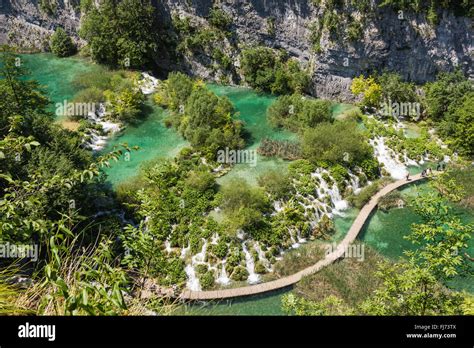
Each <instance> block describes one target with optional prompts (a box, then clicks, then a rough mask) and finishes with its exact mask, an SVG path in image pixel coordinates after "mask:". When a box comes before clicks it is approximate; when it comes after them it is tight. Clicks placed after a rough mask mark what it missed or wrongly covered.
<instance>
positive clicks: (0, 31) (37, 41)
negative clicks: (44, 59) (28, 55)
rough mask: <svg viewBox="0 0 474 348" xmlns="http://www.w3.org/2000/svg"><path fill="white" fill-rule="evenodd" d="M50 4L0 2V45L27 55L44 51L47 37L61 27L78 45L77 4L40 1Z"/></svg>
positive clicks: (36, 0) (29, 0) (31, 0)
mask: <svg viewBox="0 0 474 348" xmlns="http://www.w3.org/2000/svg"><path fill="white" fill-rule="evenodd" d="M43 1H45V3H51V4H53V5H52V7H50V9H47V8H45V7H43V9H42V8H41V6H40V3H41V1H40V0H0V44H9V45H12V46H17V47H22V48H24V49H25V50H27V51H46V50H48V49H49V43H48V42H49V37H50V36H51V34H52V33H53V32H54V30H55V29H56V27H58V26H60V27H62V28H64V29H65V30H66V32H67V33H68V34H69V35H71V36H72V37H73V39H74V40H75V41H76V42H77V43H81V41H80V39H79V37H78V35H77V31H78V30H79V23H80V10H79V6H80V0H49V1H48V0H43Z"/></svg>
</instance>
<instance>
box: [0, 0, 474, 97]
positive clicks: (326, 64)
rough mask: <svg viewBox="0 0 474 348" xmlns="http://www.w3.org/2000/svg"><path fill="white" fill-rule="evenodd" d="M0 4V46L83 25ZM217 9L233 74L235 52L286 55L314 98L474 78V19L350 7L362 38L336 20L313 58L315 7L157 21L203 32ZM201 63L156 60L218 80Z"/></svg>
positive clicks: (305, 1) (63, 2) (282, 1)
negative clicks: (257, 47)
mask: <svg viewBox="0 0 474 348" xmlns="http://www.w3.org/2000/svg"><path fill="white" fill-rule="evenodd" d="M0 1H3V3H1V4H2V5H3V6H2V7H1V8H0V20H1V24H0V42H1V43H13V44H16V45H22V46H33V47H36V48H39V49H44V48H45V47H46V45H45V40H46V41H47V37H48V36H49V35H50V34H51V32H52V30H53V29H54V28H55V27H56V26H58V25H60V26H63V27H65V28H66V29H67V30H68V31H69V32H70V33H71V34H74V33H76V32H77V29H78V28H79V25H80V13H79V10H78V0H55V1H56V3H57V9H56V14H54V15H47V14H45V13H44V11H41V10H40V7H39V5H38V3H37V1H36V0H32V1H31V0H30V1H28V0H0ZM41 1H45V0H41ZM51 1H54V0H51ZM215 4H218V5H219V6H220V7H221V8H222V9H223V10H224V11H225V12H227V13H229V14H230V15H231V17H232V20H233V24H232V31H233V32H234V33H235V35H234V39H233V40H234V41H236V42H237V43H235V42H234V44H233V45H232V44H229V45H227V46H228V47H227V49H228V51H229V55H230V56H231V57H232V58H233V60H234V62H235V64H236V66H237V68H238V51H239V47H242V46H243V45H252V44H263V45H266V46H269V47H273V48H283V49H285V50H287V51H288V52H289V54H290V55H291V56H294V57H296V58H297V59H299V60H300V61H301V63H302V64H304V65H306V66H307V67H308V69H309V71H310V72H311V74H312V86H311V93H312V94H313V95H315V96H319V97H324V98H331V99H340V100H350V99H351V98H352V96H351V94H350V91H349V86H350V83H351V80H352V78H353V77H355V76H358V75H360V74H367V73H370V72H372V71H380V70H382V69H384V68H385V69H389V70H393V71H396V72H399V73H400V74H401V75H402V76H403V77H404V78H405V79H408V80H411V81H414V82H416V83H424V82H427V81H430V80H432V79H434V77H435V76H436V74H437V73H438V72H439V71H441V70H452V69H454V68H455V67H459V68H461V69H462V70H463V71H464V72H465V73H467V74H468V75H469V76H470V77H471V78H474V69H473V64H472V63H473V58H472V52H473V42H472V37H473V35H472V34H473V27H472V20H471V19H469V18H465V17H456V16H454V15H453V14H452V13H449V12H447V11H444V12H442V13H440V14H439V23H438V24H437V25H436V26H433V25H431V24H429V23H428V22H427V20H426V17H425V15H423V14H414V13H402V14H400V13H398V12H395V11H393V10H392V9H390V8H382V9H381V8H379V7H378V6H376V5H374V4H372V8H371V10H370V11H369V13H368V14H367V13H366V14H364V15H363V16H362V15H361V13H360V12H359V11H357V9H355V8H352V7H347V8H345V9H344V12H345V13H348V14H349V15H350V17H351V18H352V20H353V21H360V23H361V27H362V32H361V33H360V35H359V37H357V39H352V40H349V39H348V38H347V26H348V23H347V22H346V21H345V20H343V19H341V21H340V28H339V29H340V30H339V32H340V33H339V35H338V36H337V37H334V35H332V34H331V33H330V32H329V31H327V30H323V31H322V33H321V35H320V39H319V42H320V48H319V49H318V50H317V53H316V52H315V50H314V47H313V43H312V42H311V39H310V38H311V27H312V25H313V24H314V23H317V22H320V21H321V20H322V16H323V9H322V8H321V7H320V6H318V7H315V6H313V5H312V3H311V0H225V1H224V0H223V1H212V0H162V1H158V3H157V7H158V8H159V13H160V16H161V17H162V18H161V20H162V21H163V22H167V23H169V24H170V25H171V17H172V16H173V15H177V16H181V17H190V18H191V19H192V20H193V22H195V23H198V25H202V26H204V25H206V24H205V23H206V21H205V18H206V17H207V16H208V14H209V10H210V9H211V8H212V6H214V5H215ZM270 27H271V28H270ZM170 30H172V29H170ZM206 60H209V57H206V55H205V54H201V55H196V56H190V57H185V59H182V60H181V61H180V62H179V63H176V64H175V63H174V61H173V60H172V59H169V58H168V59H158V60H157V61H158V62H159V63H160V65H161V66H162V68H168V69H169V67H170V65H172V66H173V68H174V67H178V68H183V69H185V70H188V71H189V72H192V73H194V74H196V75H199V76H202V77H205V78H211V79H212V78H215V77H216V75H215V73H214V72H213V71H212V70H211V69H209V64H206ZM236 70H237V71H238V69H236ZM234 80H235V79H234Z"/></svg>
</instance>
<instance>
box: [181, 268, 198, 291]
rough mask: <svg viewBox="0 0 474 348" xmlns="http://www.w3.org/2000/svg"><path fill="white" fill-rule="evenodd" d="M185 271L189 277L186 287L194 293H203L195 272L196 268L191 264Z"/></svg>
mask: <svg viewBox="0 0 474 348" xmlns="http://www.w3.org/2000/svg"><path fill="white" fill-rule="evenodd" d="M184 271H185V272H186V275H187V276H188V281H187V282H186V286H187V287H188V288H189V289H190V290H193V291H201V284H199V279H198V277H197V276H196V272H195V271H194V266H193V265H191V264H189V265H187V266H186V267H185V269H184Z"/></svg>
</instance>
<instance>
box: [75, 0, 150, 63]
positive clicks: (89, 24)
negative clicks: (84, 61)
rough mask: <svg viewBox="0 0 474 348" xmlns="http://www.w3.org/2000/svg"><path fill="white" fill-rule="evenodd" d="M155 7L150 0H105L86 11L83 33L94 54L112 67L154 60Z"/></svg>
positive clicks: (101, 61) (82, 27)
mask: <svg viewBox="0 0 474 348" xmlns="http://www.w3.org/2000/svg"><path fill="white" fill-rule="evenodd" d="M156 28H157V25H156V14H155V8H154V7H153V6H152V4H151V2H150V0H121V1H114V0H104V1H102V2H101V3H100V5H99V6H98V7H95V6H93V7H92V8H91V9H90V10H89V11H87V12H86V14H85V17H84V19H83V23H82V26H81V30H80V35H81V37H82V38H83V39H85V40H86V41H87V42H88V45H89V48H90V51H91V54H92V58H93V59H94V60H96V61H97V62H99V63H103V64H107V65H110V66H113V67H117V66H121V67H126V68H128V67H131V68H133V67H136V68H142V67H143V66H144V65H147V64H151V63H152V62H153V56H154V54H155V53H156V50H157V42H158V37H157V36H156V33H157V31H156Z"/></svg>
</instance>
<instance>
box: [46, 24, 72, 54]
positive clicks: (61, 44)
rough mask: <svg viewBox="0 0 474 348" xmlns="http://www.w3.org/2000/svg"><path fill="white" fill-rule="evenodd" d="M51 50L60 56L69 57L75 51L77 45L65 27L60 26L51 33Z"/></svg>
mask: <svg viewBox="0 0 474 348" xmlns="http://www.w3.org/2000/svg"><path fill="white" fill-rule="evenodd" d="M50 46H51V52H53V53H54V54H55V55H57V56H58V57H67V56H70V55H72V54H74V53H75V51H76V47H75V45H74V42H72V39H71V37H70V36H68V35H67V34H66V32H65V31H64V29H63V28H58V29H56V31H55V32H54V34H53V35H51V43H50Z"/></svg>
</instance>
